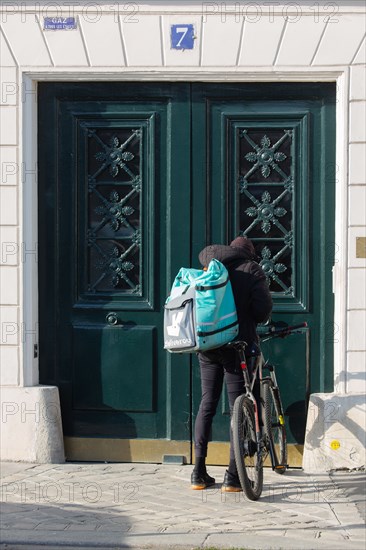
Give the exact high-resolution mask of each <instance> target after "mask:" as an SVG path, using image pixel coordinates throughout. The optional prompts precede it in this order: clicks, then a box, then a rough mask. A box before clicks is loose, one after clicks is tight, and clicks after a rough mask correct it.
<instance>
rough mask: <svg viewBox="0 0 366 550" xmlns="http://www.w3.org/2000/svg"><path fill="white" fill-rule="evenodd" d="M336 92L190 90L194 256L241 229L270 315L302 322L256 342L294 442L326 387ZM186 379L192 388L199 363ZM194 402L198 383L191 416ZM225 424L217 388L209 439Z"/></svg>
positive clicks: (286, 87) (321, 88) (328, 88)
mask: <svg viewBox="0 0 366 550" xmlns="http://www.w3.org/2000/svg"><path fill="white" fill-rule="evenodd" d="M334 98H335V87H334V85H333V84H325V85H315V84H301V86H300V85H298V84H283V83H281V84H260V85H258V84H255V85H254V84H253V85H251V84H246V85H225V86H216V85H210V84H207V85H202V86H200V87H198V86H197V87H196V88H195V89H194V93H193V113H194V114H193V120H194V121H196V125H193V167H196V166H197V171H196V172H195V171H194V170H193V178H194V181H193V204H194V211H196V207H195V205H197V204H205V205H206V206H205V209H206V211H205V214H204V213H203V212H202V211H201V212H200V221H201V220H202V217H203V216H204V215H205V218H206V229H205V230H204V229H203V228H202V224H201V223H195V222H194V221H193V223H194V230H193V235H194V236H193V256H192V258H193V259H192V262H193V264H194V263H195V261H197V260H196V258H197V255H198V252H199V250H200V249H201V248H202V247H203V246H204V245H205V244H208V243H211V242H214V243H229V242H230V241H231V240H232V239H233V238H234V237H235V236H236V235H238V234H245V235H247V236H248V237H249V238H250V239H252V241H253V243H254V245H255V248H256V252H257V256H258V262H259V263H260V264H261V265H262V267H263V269H264V271H265V273H266V275H267V277H268V280H269V284H270V289H271V291H272V296H273V301H274V307H273V315H272V320H273V321H284V322H286V323H289V324H296V323H299V322H302V321H307V322H308V324H309V327H310V328H309V330H304V331H303V332H302V334H299V335H295V336H292V337H291V338H289V339H287V340H285V341H282V340H281V341H278V340H275V341H272V342H271V343H268V344H267V345H265V346H264V349H265V352H266V353H268V355H269V356H270V357H271V360H272V362H273V363H274V364H277V365H278V367H279V368H278V369H277V373H278V379H279V383H280V387H281V392H282V394H283V401H284V407H285V410H286V419H287V424H288V432H289V442H290V443H293V444H302V443H303V441H304V432H305V421H306V407H307V398H308V395H309V393H310V392H317V391H324V388H325V387H327V391H330V390H331V389H332V387H331V386H330V385H329V382H330V381H331V380H332V366H331V365H332V363H333V359H332V345H333V341H332V338H329V332H330V329H331V328H332V327H333V325H332V320H333V301H332V293H331V284H332V283H331V281H332V279H331V274H332V273H331V269H332V262H331V261H329V260H330V258H332V257H333V256H332V251H333V247H334V240H333V239H334V237H333V235H334V233H333V228H334V173H333V167H334V149H335V145H334V133H335V132H334V119H335V108H334V107H335V101H334ZM199 143H201V144H203V145H201V148H198V144H199ZM195 144H196V146H195ZM202 148H204V150H203V152H202ZM196 152H197V156H198V155H200V156H202V157H203V158H205V159H206V163H205V164H203V162H202V161H201V160H200V159H195V153H196ZM199 181H201V182H202V181H204V182H205V186H202V185H201V187H200V186H199ZM202 187H204V188H203V189H202ZM201 210H202V207H201ZM325 358H326V359H325ZM193 377H194V383H193V387H194V388H197V387H198V388H199V374H198V368H197V370H196V371H195V370H194V371H193ZM198 403H199V390H197V392H196V393H194V406H193V414H195V411H196V410H197V407H198ZM228 429H229V410H228V404H227V399H226V394H224V395H223V398H222V400H221V403H220V404H219V414H218V415H217V418H216V419H215V422H214V425H213V429H212V439H213V440H214V441H215V440H216V441H221V440H223V438H224V437H225V434H227V432H228Z"/></svg>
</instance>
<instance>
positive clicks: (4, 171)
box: [0, 147, 20, 185]
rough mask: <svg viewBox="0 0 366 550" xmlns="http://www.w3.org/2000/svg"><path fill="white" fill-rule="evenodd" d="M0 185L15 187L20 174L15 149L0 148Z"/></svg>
mask: <svg viewBox="0 0 366 550" xmlns="http://www.w3.org/2000/svg"><path fill="white" fill-rule="evenodd" d="M0 172H1V177H0V185H16V184H17V183H18V177H19V174H20V167H19V163H18V155H17V149H16V147H0Z"/></svg>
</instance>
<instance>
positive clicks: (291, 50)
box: [276, 15, 325, 66]
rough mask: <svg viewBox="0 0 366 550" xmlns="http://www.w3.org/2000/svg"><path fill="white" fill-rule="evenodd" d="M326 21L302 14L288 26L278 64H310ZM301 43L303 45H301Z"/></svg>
mask: <svg viewBox="0 0 366 550" xmlns="http://www.w3.org/2000/svg"><path fill="white" fill-rule="evenodd" d="M324 26H325V22H324V21H323V20H319V21H318V22H316V21H314V16H305V15H302V16H301V18H300V19H299V20H296V19H295V18H294V22H293V23H291V22H289V23H288V25H287V26H286V29H285V32H284V35H283V38H282V41H281V47H280V51H279V54H278V57H277V61H276V65H294V66H298V65H302V66H303V65H305V66H306V65H310V63H311V60H312V59H313V57H314V54H315V52H316V48H317V46H318V44H319V40H320V37H321V35H322V32H323V30H324ZM299 45H301V47H299Z"/></svg>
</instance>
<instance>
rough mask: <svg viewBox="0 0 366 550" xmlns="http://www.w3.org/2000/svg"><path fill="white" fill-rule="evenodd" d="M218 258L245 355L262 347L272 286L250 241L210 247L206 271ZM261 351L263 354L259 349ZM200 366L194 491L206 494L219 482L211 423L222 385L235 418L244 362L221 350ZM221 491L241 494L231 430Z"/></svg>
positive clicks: (202, 357)
mask: <svg viewBox="0 0 366 550" xmlns="http://www.w3.org/2000/svg"><path fill="white" fill-rule="evenodd" d="M213 258H216V260H219V261H220V262H222V263H223V264H224V265H225V267H226V268H227V270H228V273H229V277H230V282H231V286H232V290H233V295H234V300H235V305H236V309H237V315H238V322H239V333H238V336H237V338H236V339H238V340H244V341H245V342H246V343H247V344H248V345H247V348H246V350H250V349H253V347H254V348H255V347H256V344H257V342H258V336H257V333H256V327H257V324H258V323H262V322H265V321H266V320H267V319H268V317H269V315H270V314H271V311H272V298H271V294H270V291H269V287H268V282H267V279H266V276H265V274H264V272H263V270H262V268H261V266H260V265H259V264H258V263H257V262H256V261H255V259H256V254H255V250H254V246H253V243H252V242H251V241H250V239H248V238H247V237H245V236H239V237H237V238H236V239H234V240H233V241H232V242H231V243H230V245H228V246H227V245H219V244H216V245H215V244H214V245H210V246H207V247H206V248H204V249H203V250H202V251H201V252H200V254H199V260H200V263H201V264H202V266H203V267H207V266H208V264H209V263H210V261H211V260H212V259H213ZM256 349H257V350H258V347H257V348H256ZM246 354H247V352H246ZM198 360H199V365H200V373H201V391H202V397H201V403H200V406H199V410H198V413H197V417H196V422H195V435H194V449H195V466H194V469H193V471H192V475H191V487H192V489H205V488H206V487H209V486H211V485H214V483H215V479H214V478H213V477H211V476H209V474H208V473H207V470H206V456H207V445H208V440H209V436H210V431H211V426H212V421H213V418H214V416H215V413H216V408H217V404H218V402H219V399H220V395H221V391H222V386H223V381H224V380H225V382H226V387H227V393H228V398H229V406H230V411H231V412H232V409H233V406H234V402H235V399H236V398H237V397H238V396H239V395H241V394H242V393H244V382H243V375H242V372H241V368H240V362H239V359H238V357H237V354H236V352H235V350H234V349H232V348H225V346H222V347H220V348H216V349H213V350H210V351H206V352H200V353H198ZM257 392H258V388H257ZM221 490H222V491H226V492H235V491H240V490H241V485H240V481H239V477H238V472H237V469H236V464H235V458H234V450H233V444H232V434H231V430H230V460H229V466H228V468H227V470H226V472H225V477H224V481H223V484H222V487H221Z"/></svg>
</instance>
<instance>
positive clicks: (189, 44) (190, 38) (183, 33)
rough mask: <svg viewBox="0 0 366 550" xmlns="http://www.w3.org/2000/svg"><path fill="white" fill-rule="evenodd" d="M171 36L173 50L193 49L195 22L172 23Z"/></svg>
mask: <svg viewBox="0 0 366 550" xmlns="http://www.w3.org/2000/svg"><path fill="white" fill-rule="evenodd" d="M170 38H171V47H172V49H173V50H193V46H194V28H193V24H189V25H184V24H181V25H170Z"/></svg>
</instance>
